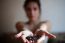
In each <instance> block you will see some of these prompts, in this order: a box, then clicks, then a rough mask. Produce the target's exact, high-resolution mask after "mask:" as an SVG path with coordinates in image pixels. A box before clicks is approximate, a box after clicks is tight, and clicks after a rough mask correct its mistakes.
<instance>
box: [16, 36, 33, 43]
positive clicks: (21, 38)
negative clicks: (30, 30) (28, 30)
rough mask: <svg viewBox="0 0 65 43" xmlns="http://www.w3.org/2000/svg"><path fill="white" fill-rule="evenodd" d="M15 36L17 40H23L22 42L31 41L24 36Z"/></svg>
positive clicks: (29, 42) (28, 42)
mask: <svg viewBox="0 0 65 43" xmlns="http://www.w3.org/2000/svg"><path fill="white" fill-rule="evenodd" d="M15 38H16V39H17V40H20V41H23V43H32V41H28V40H27V39H26V38H25V37H24V36H19V37H18V36H16V35H15Z"/></svg>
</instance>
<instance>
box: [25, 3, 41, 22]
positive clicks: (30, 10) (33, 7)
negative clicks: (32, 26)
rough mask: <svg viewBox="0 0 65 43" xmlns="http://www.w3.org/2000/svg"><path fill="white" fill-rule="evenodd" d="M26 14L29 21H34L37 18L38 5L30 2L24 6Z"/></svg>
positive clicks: (38, 12)
mask: <svg viewBox="0 0 65 43" xmlns="http://www.w3.org/2000/svg"><path fill="white" fill-rule="evenodd" d="M25 11H26V14H27V16H28V18H29V20H31V21H36V20H37V19H38V18H39V14H40V11H39V6H38V4H37V3H35V2H30V3H29V4H28V5H27V6H26V9H25Z"/></svg>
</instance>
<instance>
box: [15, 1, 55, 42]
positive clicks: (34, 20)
mask: <svg viewBox="0 0 65 43" xmlns="http://www.w3.org/2000/svg"><path fill="white" fill-rule="evenodd" d="M24 9H25V12H26V15H27V17H28V19H29V21H28V22H27V23H21V22H18V23H17V24H16V27H17V30H18V31H19V32H20V31H22V30H23V25H26V26H27V28H28V29H29V30H31V32H32V33H33V34H38V35H42V36H44V33H45V35H47V36H48V37H49V38H50V37H53V38H55V36H53V35H52V34H49V33H48V32H46V31H44V32H42V31H39V33H36V31H37V29H38V28H39V26H40V24H42V23H44V24H45V26H46V29H47V31H48V30H49V28H50V23H49V21H43V22H40V15H41V7H40V1H39V0H25V3H24ZM43 28H44V27H43ZM41 30H44V29H41ZM19 37H20V36H19ZM41 38H42V37H41ZM22 39H23V37H22ZM23 42H24V43H26V42H27V43H32V42H31V41H28V40H27V39H23ZM36 43H41V42H40V41H38V40H37V42H36Z"/></svg>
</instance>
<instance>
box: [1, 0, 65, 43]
mask: <svg viewBox="0 0 65 43" xmlns="http://www.w3.org/2000/svg"><path fill="white" fill-rule="evenodd" d="M24 1H25V0H0V8H1V9H0V10H1V11H0V36H2V35H3V34H5V33H15V32H17V30H16V27H15V24H16V22H18V21H23V22H26V21H27V20H28V19H27V18H26V15H25V11H24V9H23V4H24ZM40 2H41V10H42V11H41V14H42V15H41V21H44V20H50V21H51V23H52V28H51V33H53V34H55V35H56V36H57V38H56V39H53V40H52V39H49V40H48V43H65V0H40ZM6 36H7V35H6ZM2 39H3V38H1V40H2ZM5 40H6V39H5Z"/></svg>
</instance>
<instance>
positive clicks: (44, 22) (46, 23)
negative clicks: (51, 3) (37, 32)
mask: <svg viewBox="0 0 65 43" xmlns="http://www.w3.org/2000/svg"><path fill="white" fill-rule="evenodd" d="M40 24H44V25H45V26H46V27H47V30H48V31H50V28H51V21H49V20H46V21H42V22H40Z"/></svg>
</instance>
